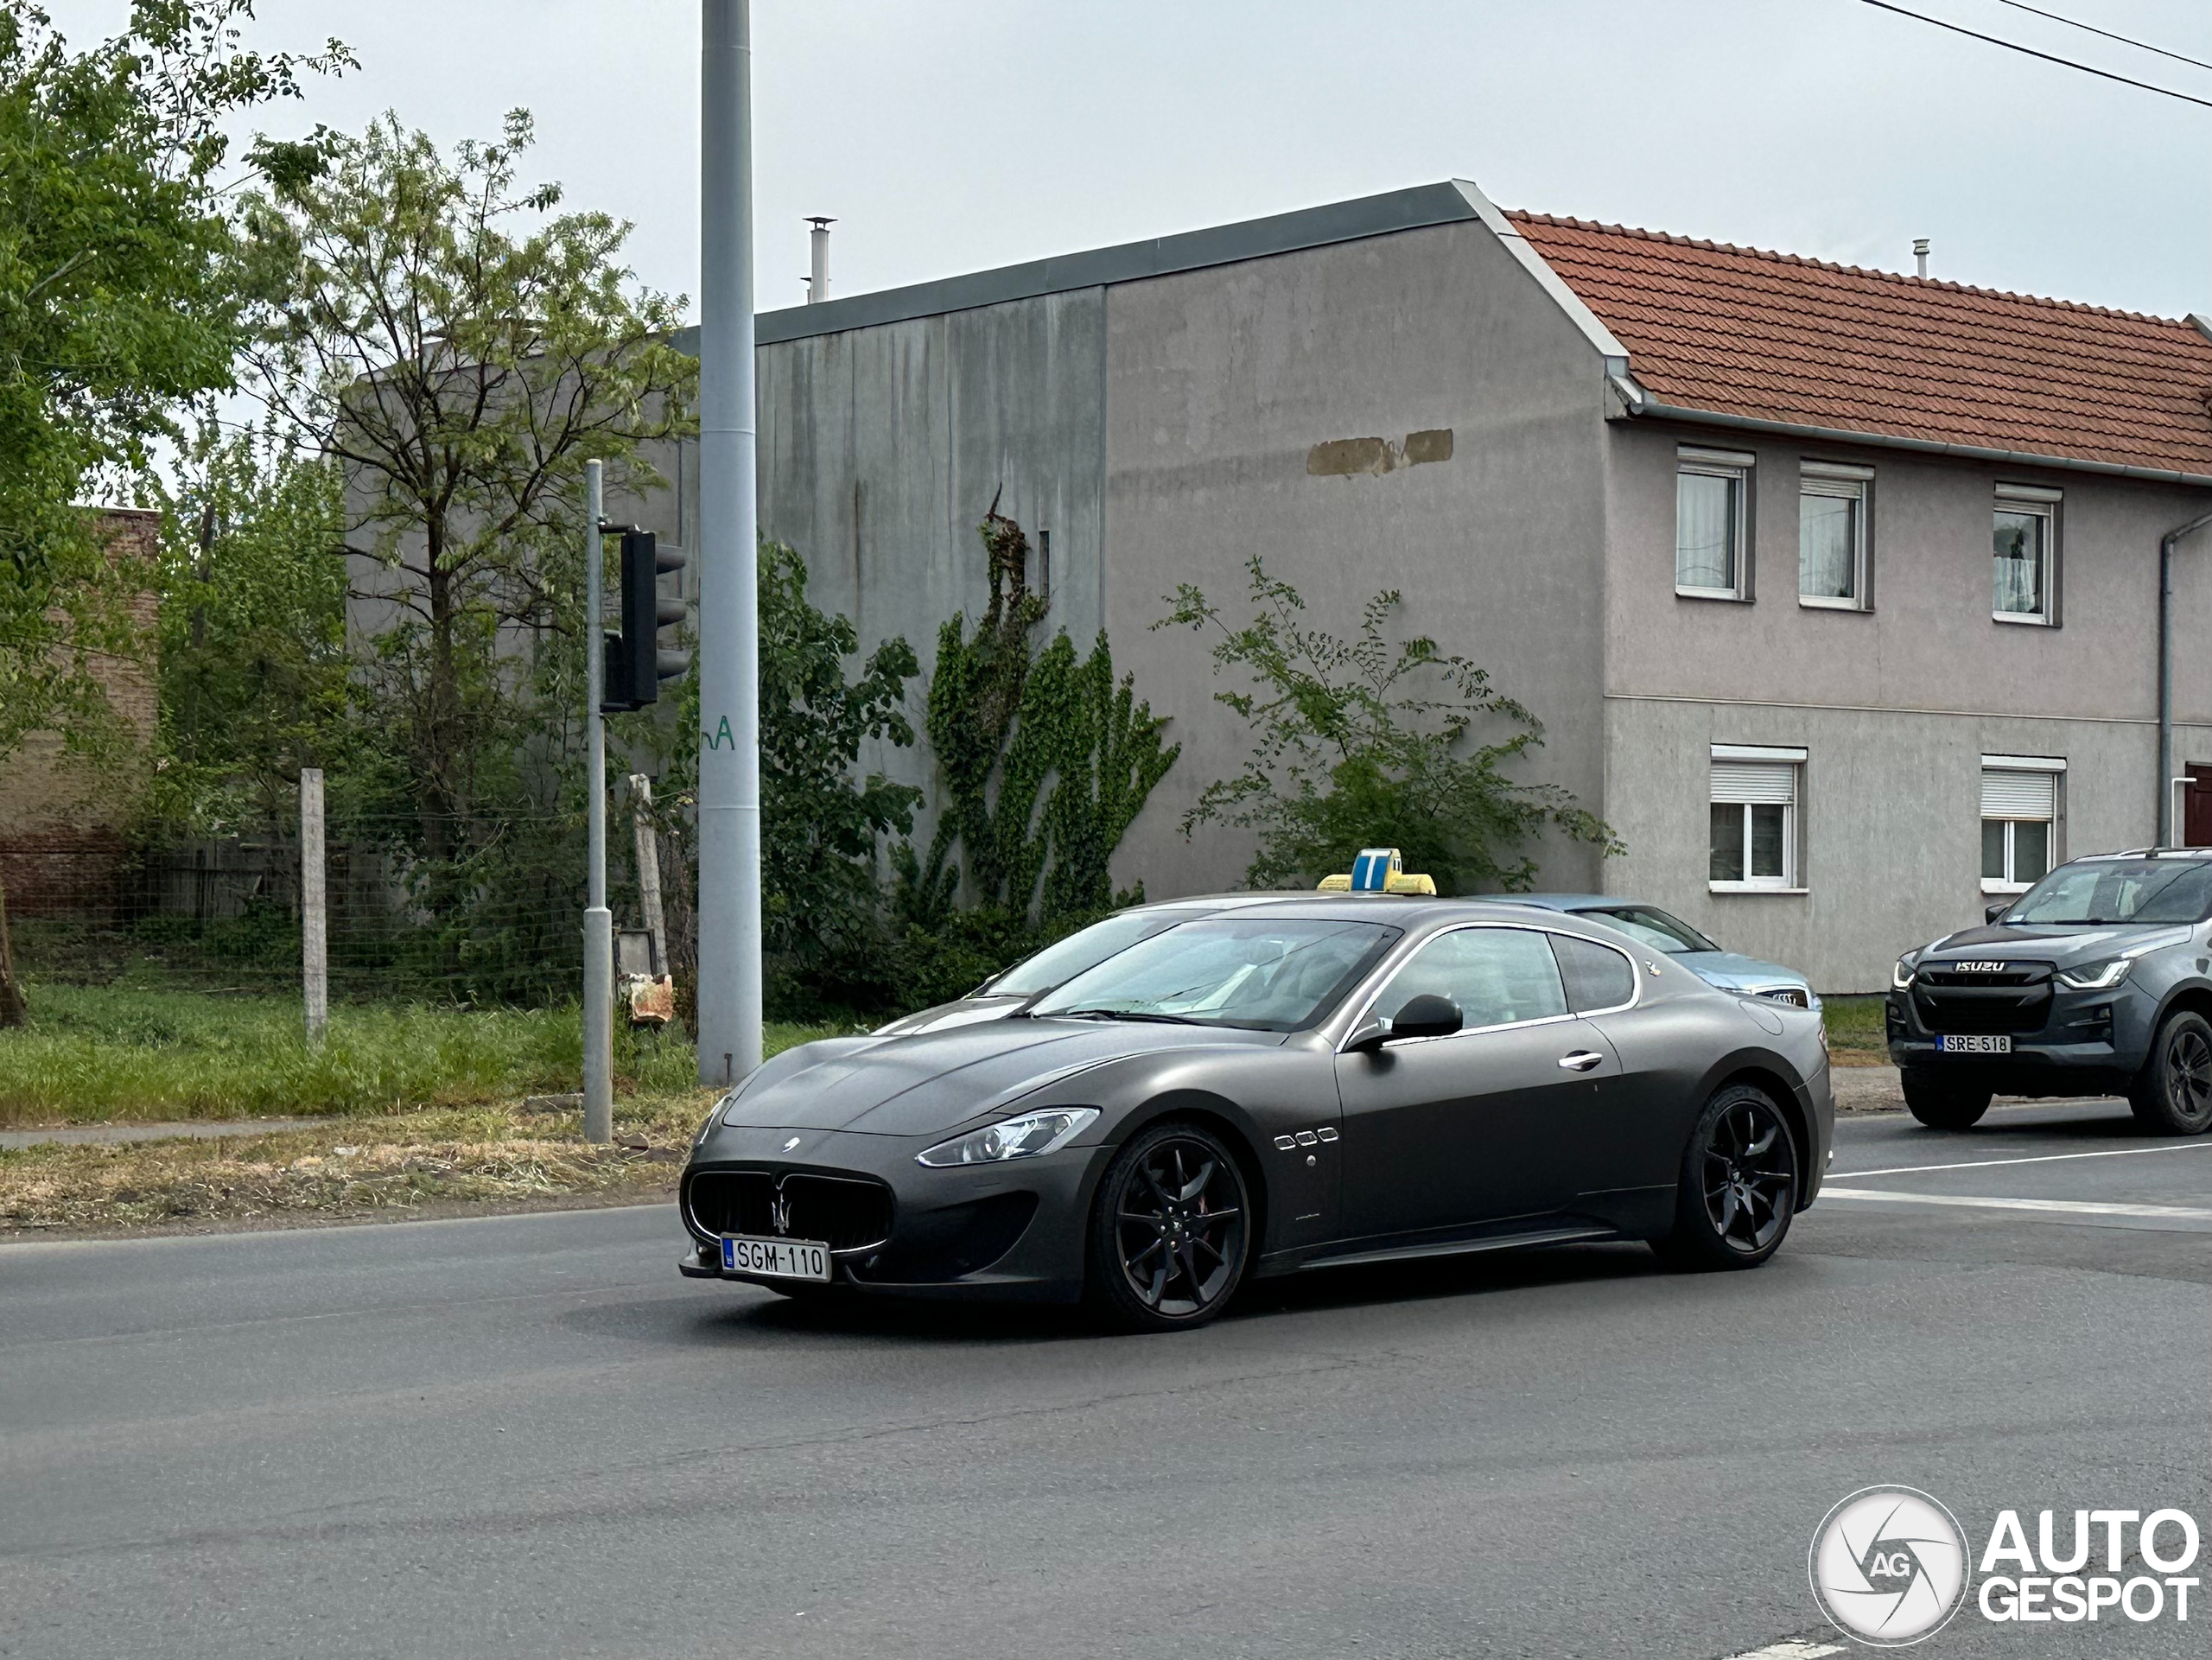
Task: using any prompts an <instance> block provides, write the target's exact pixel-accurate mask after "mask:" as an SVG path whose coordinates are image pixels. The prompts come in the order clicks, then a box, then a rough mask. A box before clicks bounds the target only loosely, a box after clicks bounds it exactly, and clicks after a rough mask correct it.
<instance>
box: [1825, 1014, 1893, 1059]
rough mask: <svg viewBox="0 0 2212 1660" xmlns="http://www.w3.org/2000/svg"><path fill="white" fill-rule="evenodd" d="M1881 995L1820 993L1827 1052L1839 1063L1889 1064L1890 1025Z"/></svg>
mask: <svg viewBox="0 0 2212 1660" xmlns="http://www.w3.org/2000/svg"><path fill="white" fill-rule="evenodd" d="M1884 1001H1885V1000H1884V999H1882V998H1880V997H1823V998H1822V999H1821V1018H1822V1019H1823V1020H1825V1021H1827V1028H1828V1056H1829V1058H1830V1059H1832V1060H1834V1063H1835V1064H1836V1065H1839V1066H1886V1065H1889V1064H1890V1038H1889V1027H1888V1025H1887V1023H1886V1021H1885V1017H1884V1015H1883V1014H1882V1005H1883V1002H1884Z"/></svg>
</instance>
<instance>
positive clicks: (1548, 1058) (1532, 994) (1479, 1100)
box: [1337, 924, 1620, 1238]
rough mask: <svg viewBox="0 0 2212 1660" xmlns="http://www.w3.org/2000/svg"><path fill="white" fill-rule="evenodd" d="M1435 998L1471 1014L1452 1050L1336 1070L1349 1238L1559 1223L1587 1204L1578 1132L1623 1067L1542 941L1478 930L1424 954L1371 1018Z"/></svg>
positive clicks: (1379, 1000) (1383, 1052)
mask: <svg viewBox="0 0 2212 1660" xmlns="http://www.w3.org/2000/svg"><path fill="white" fill-rule="evenodd" d="M1424 994H1433V995H1438V996H1442V997H1446V998H1448V999H1450V1000H1451V1001H1452V1002H1453V1003H1456V1004H1457V1005H1458V1006H1459V1012H1460V1019H1461V1021H1462V1023H1463V1024H1462V1027H1461V1029H1460V1030H1459V1032H1457V1033H1455V1034H1452V1035H1451V1036H1449V1037H1441V1038H1411V1039H1400V1040H1394V1041H1388V1042H1385V1043H1384V1044H1383V1046H1382V1047H1381V1048H1380V1049H1377V1050H1375V1051H1373V1052H1371V1053H1347V1054H1341V1055H1339V1056H1338V1057H1337V1086H1338V1094H1339V1096H1340V1097H1341V1098H1342V1101H1343V1103H1344V1117H1343V1134H1344V1143H1343V1148H1344V1186H1343V1189H1342V1208H1343V1215H1344V1237H1349V1238H1362V1237H1372V1236H1376V1235H1383V1234H1402V1233H1414V1232H1420V1231H1426V1230H1433V1229H1444V1228H1453V1227H1461V1226H1466V1225H1469V1224H1476V1223H1484V1222H1492V1221H1497V1220H1500V1219H1503V1218H1509V1217H1516V1216H1525V1215H1530V1214H1535V1213H1539V1212H1548V1211H1554V1210H1558V1209H1560V1208H1562V1207H1563V1206H1565V1205H1567V1203H1568V1202H1569V1201H1570V1200H1571V1199H1572V1198H1573V1193H1574V1192H1575V1190H1576V1183H1575V1178H1574V1172H1575V1168H1576V1167H1575V1164H1574V1161H1573V1157H1572V1155H1571V1148H1572V1143H1573V1136H1574V1135H1575V1133H1576V1129H1577V1127H1578V1126H1582V1125H1585V1124H1586V1119H1587V1109H1588V1107H1589V1104H1590V1103H1592V1102H1593V1101H1594V1100H1595V1098H1596V1097H1597V1095H1598V1093H1599V1091H1600V1090H1601V1089H1603V1088H1605V1087H1606V1086H1607V1085H1609V1084H1612V1083H1614V1082H1615V1081H1617V1080H1618V1077H1619V1072H1620V1063H1619V1061H1618V1059H1616V1058H1615V1056H1614V1054H1613V1051H1612V1046H1611V1045H1610V1044H1609V1043H1608V1042H1607V1041H1606V1040H1605V1037H1604V1036H1603V1034H1600V1033H1599V1031H1598V1029H1597V1028H1596V1027H1593V1026H1592V1025H1591V1024H1590V1023H1589V1022H1587V1021H1584V1020H1582V1019H1580V1018H1579V1017H1578V1016H1577V1015H1575V1014H1573V1012H1572V1010H1571V1009H1570V1008H1569V1007H1568V1003H1567V991H1566V987H1565V984H1564V983H1563V981H1562V979H1561V976H1560V968H1559V964H1558V961H1557V959H1556V958H1555V957H1554V955H1553V952H1552V948H1551V946H1550V944H1549V943H1548V937H1547V935H1546V933H1545V932H1544V931H1543V930H1542V929H1541V928H1538V927H1534V926H1529V927H1518V926H1513V925H1490V924H1478V925H1469V926H1467V927H1464V928H1455V929H1452V930H1451V931H1449V932H1445V933H1442V934H1439V935H1437V936H1436V937H1435V938H1432V939H1430V940H1427V942H1425V943H1424V944H1422V945H1421V947H1420V949H1419V950H1417V951H1415V952H1414V954H1413V956H1411V957H1408V959H1407V960H1406V962H1405V963H1404V964H1402V965H1401V966H1400V967H1399V969H1398V970H1397V971H1396V972H1395V974H1394V975H1392V976H1391V977H1390V980H1389V983H1388V984H1386V985H1385V986H1384V988H1383V990H1382V991H1381V992H1380V993H1379V994H1378V995H1376V999H1375V1002H1374V1003H1373V1005H1372V1006H1371V1008H1370V1014H1380V1015H1382V1016H1383V1018H1385V1019H1388V1018H1389V1017H1390V1016H1391V1015H1392V1014H1394V1013H1395V1011H1396V1010H1397V1009H1398V1008H1402V1007H1403V1006H1404V1004H1405V1003H1406V1002H1408V1000H1409V999H1411V998H1413V997H1415V996H1420V995H1424Z"/></svg>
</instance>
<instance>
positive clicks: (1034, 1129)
mask: <svg viewBox="0 0 2212 1660" xmlns="http://www.w3.org/2000/svg"><path fill="white" fill-rule="evenodd" d="M1097 1120H1098V1109H1097V1108H1096V1107H1046V1108H1045V1109H1044V1110H1042V1111H1039V1112H1025V1113H1023V1114H1022V1115H1021V1116H1020V1117H1019V1118H1006V1119H1001V1121H1000V1122H999V1123H995V1124H993V1125H991V1126H989V1127H988V1129H971V1130H969V1132H968V1133H967V1134H966V1135H957V1136H955V1137H954V1138H953V1139H952V1140H950V1141H949V1142H938V1144H937V1145H936V1146H935V1147H933V1148H930V1150H929V1151H928V1152H926V1153H917V1154H914V1162H915V1163H916V1164H925V1165H927V1166H929V1167H930V1168H931V1169H932V1170H942V1169H944V1168H946V1167H948V1166H950V1165H956V1164H1003V1163H1004V1162H1005V1161H1007V1160H1008V1159H1028V1158H1034V1157H1035V1156H1036V1155H1037V1154H1039V1153H1057V1152H1058V1150H1059V1149H1060V1148H1064V1147H1065V1146H1066V1145H1067V1144H1068V1143H1069V1142H1071V1141H1073V1140H1074V1139H1075V1138H1076V1137H1077V1135H1081V1134H1082V1133H1083V1132H1084V1130H1086V1129H1090V1126H1091V1125H1092V1124H1094V1123H1096V1122H1097Z"/></svg>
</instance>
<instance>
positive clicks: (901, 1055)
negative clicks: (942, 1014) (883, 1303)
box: [721, 1020, 1283, 1135]
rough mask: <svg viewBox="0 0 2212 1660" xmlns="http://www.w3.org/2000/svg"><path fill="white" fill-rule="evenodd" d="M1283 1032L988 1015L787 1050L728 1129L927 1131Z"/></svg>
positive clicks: (750, 1090)
mask: <svg viewBox="0 0 2212 1660" xmlns="http://www.w3.org/2000/svg"><path fill="white" fill-rule="evenodd" d="M1282 1040H1283V1039H1282V1034H1281V1033H1278V1032H1244V1031H1239V1030H1236V1029H1235V1028H1233V1027H1198V1026H1155V1025H1153V1024H1151V1023H1149V1022H1138V1021H1056V1020H1019V1021H1009V1020H987V1021H980V1022H976V1023H971V1024H969V1025H966V1026H954V1027H943V1028H939V1029H938V1030H935V1031H929V1032H921V1033H915V1034H907V1035H903V1036H890V1037H883V1036H877V1037H868V1038H856V1039H831V1040H826V1041H824V1042H821V1043H810V1044H806V1045H804V1046H801V1047H799V1048H797V1049H789V1050H786V1051H785V1052H784V1053H782V1054H780V1055H779V1056H777V1057H776V1059H774V1060H773V1061H771V1062H770V1063H769V1064H768V1065H767V1066H765V1067H763V1068H762V1069H761V1070H760V1072H756V1073H755V1074H754V1075H753V1079H752V1081H751V1082H749V1083H748V1084H746V1086H745V1087H744V1088H742V1089H741V1090H740V1091H738V1093H737V1096H736V1098H735V1099H734V1100H733V1101H732V1102H731V1103H729V1105H728V1108H726V1109H725V1110H724V1111H723V1114H722V1118H721V1122H722V1123H724V1124H727V1125H729V1126H731V1127H732V1128H744V1129H842V1130H855V1131H858V1132H860V1133H861V1134H863V1135H934V1134H936V1133H938V1131H940V1130H950V1129H953V1128H954V1127H956V1126H957V1125H960V1124H963V1123H968V1122H969V1120H971V1119H974V1118H977V1117H980V1116H983V1115H984V1114H987V1113H990V1112H995V1111H996V1110H999V1109H1001V1108H1004V1107H1010V1106H1012V1105H1013V1103H1014V1102H1016V1101H1019V1100H1020V1099H1021V1097H1024V1096H1027V1095H1030V1094H1033V1093H1034V1092H1035V1091H1038V1090H1040V1089H1043V1088H1045V1087H1046V1085H1048V1084H1055V1083H1058V1082H1060V1081H1062V1080H1064V1079H1065V1078H1071V1077H1073V1076H1074V1075H1075V1074H1077V1073H1078V1072H1089V1071H1090V1070H1091V1069H1092V1068H1094V1067H1097V1066H1103V1065H1108V1064H1109V1063H1110V1062H1113V1061H1116V1060H1122V1059H1127V1058H1128V1057H1130V1056H1133V1055H1142V1054H1151V1053H1160V1052H1162V1051H1182V1050H1189V1049H1194V1048H1205V1047H1208V1046H1233V1047H1250V1046H1267V1047H1274V1046H1277V1045H1280V1044H1281V1042H1282Z"/></svg>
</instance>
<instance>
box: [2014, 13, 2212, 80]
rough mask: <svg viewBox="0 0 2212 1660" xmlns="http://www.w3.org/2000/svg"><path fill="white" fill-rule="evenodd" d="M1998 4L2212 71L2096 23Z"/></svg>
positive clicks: (2196, 61) (2208, 66)
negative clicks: (2114, 32)
mask: <svg viewBox="0 0 2212 1660" xmlns="http://www.w3.org/2000/svg"><path fill="white" fill-rule="evenodd" d="M1997 3H1998V4H1999V5H2000V6H2010V7H2012V10H2015V11H2030V12H2033V13H2034V14H2035V15H2036V16H2038V17H2048V18H2050V21H2051V22H2054V23H2063V24H2065V25H2066V27H2067V28H2069V29H2082V30H2084V31H2085V32H2087V33H2088V34H2091V35H2102V36H2103V37H2104V38H2105V39H2106V40H2107V41H2119V42H2120V44H2121V45H2122V46H2132V47H2133V48H2135V49H2136V50H2137V51H2139V52H2155V53H2157V54H2158V55H2159V56H2160V57H2162V58H2171V59H2172V60H2174V61H2175V62H2176V63H2185V64H2188V65H2190V67H2192V68H2196V69H2212V63H2207V62H2205V61H2204V60H2203V59H2202V58H2191V57H2186V56H2184V55H2183V54H2181V53H2179V52H2169V51H2167V50H2166V48H2164V47H2163V46H2153V45H2152V44H2151V43H2150V41H2137V40H2131V39H2129V38H2128V37H2127V36H2126V35H2115V34H2113V32H2112V31H2111V30H2110V29H2099V28H2098V27H2097V26H2096V25H2095V24H2094V23H2085V22H2080V21H2079V20H2077V19H2075V18H2072V17H2062V16H2059V15H2058V14H2057V13H2056V12H2055V11H2045V10H2044V9H2043V8H2042V7H2040V6H2031V5H2029V4H2028V3H2026V0H1997Z"/></svg>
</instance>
